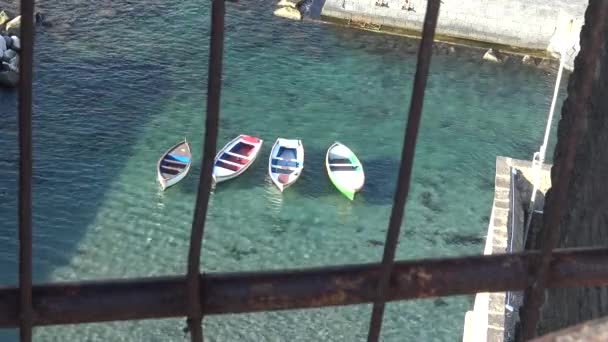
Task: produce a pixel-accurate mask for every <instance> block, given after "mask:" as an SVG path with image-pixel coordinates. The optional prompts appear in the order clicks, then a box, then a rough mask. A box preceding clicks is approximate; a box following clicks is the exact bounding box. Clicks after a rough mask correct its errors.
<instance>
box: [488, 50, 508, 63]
mask: <svg viewBox="0 0 608 342" xmlns="http://www.w3.org/2000/svg"><path fill="white" fill-rule="evenodd" d="M483 60H484V61H490V62H494V63H500V62H502V61H503V56H502V55H501V54H500V52H498V50H495V49H489V50H488V51H486V53H485V54H484V55H483Z"/></svg>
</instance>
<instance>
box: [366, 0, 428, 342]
mask: <svg viewBox="0 0 608 342" xmlns="http://www.w3.org/2000/svg"><path fill="white" fill-rule="evenodd" d="M439 5H440V0H430V1H428V2H427V8H426V15H425V18H424V27H423V30H422V40H421V41H420V48H419V49H418V59H417V65H416V74H415V75H414V89H413V91H412V98H411V101H410V110H409V116H408V120H407V128H406V132H405V137H404V142H403V150H402V151H401V166H400V168H399V177H398V178H397V190H396V191H395V198H394V201H393V207H392V210H391V217H390V220H389V224H388V231H387V233H386V243H385V244H384V253H383V256H382V273H381V276H380V282H379V283H378V289H377V295H376V298H375V300H374V305H373V308H372V317H371V321H370V326H369V332H368V335H367V341H368V342H376V341H378V339H379V337H380V330H381V328H382V318H383V316H384V306H385V301H386V295H387V291H388V289H389V280H390V275H391V269H392V267H393V263H394V261H395V250H396V249H397V243H398V242H399V231H400V230H401V223H402V222H403V219H404V212H405V204H406V202H407V197H408V193H409V190H410V179H411V176H412V167H413V164H414V154H415V152H416V138H417V136H418V129H419V126H420V119H421V117H422V105H423V103H424V91H425V89H426V81H427V78H428V74H429V68H430V65H431V55H432V52H433V38H434V36H435V27H436V26H437V17H438V16H439Z"/></svg>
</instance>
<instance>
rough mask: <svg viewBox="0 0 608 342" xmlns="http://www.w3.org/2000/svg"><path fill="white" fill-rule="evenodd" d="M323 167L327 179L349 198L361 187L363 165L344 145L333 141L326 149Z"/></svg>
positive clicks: (351, 198) (363, 175)
mask: <svg viewBox="0 0 608 342" xmlns="http://www.w3.org/2000/svg"><path fill="white" fill-rule="evenodd" d="M325 167H326V169H327V174H328V175H329V179H331V182H332V183H333V184H334V185H335V187H336V188H337V189H338V190H340V192H341V193H343V194H344V196H346V197H348V198H349V199H350V200H354V199H355V194H356V193H357V192H359V191H360V190H361V188H363V184H364V183H365V174H364V173H363V165H361V162H360V161H359V159H358V158H357V156H356V155H355V154H354V153H353V151H351V150H350V149H349V148H348V147H346V145H344V144H341V143H339V142H335V143H334V144H332V145H331V146H330V147H329V148H328V149H327V154H326V155H325Z"/></svg>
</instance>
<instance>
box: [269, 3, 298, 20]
mask: <svg viewBox="0 0 608 342" xmlns="http://www.w3.org/2000/svg"><path fill="white" fill-rule="evenodd" d="M277 7H278V8H277V9H276V10H275V11H274V15H276V16H277V17H282V18H287V19H291V20H302V12H300V2H299V1H298V2H293V1H290V0H281V1H279V3H278V4H277Z"/></svg>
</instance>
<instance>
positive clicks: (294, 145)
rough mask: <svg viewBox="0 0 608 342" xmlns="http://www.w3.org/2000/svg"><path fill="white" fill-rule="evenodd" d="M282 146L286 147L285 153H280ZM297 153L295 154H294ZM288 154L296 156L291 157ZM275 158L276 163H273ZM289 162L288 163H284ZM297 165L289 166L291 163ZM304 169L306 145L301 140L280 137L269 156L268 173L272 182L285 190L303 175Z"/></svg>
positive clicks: (281, 189)
mask: <svg viewBox="0 0 608 342" xmlns="http://www.w3.org/2000/svg"><path fill="white" fill-rule="evenodd" d="M281 148H285V151H284V152H285V153H287V154H286V155H285V158H284V155H283V154H280V153H281V152H280V151H281ZM294 153H295V155H293V154H294ZM288 155H291V157H295V158H289V157H287V156H288ZM273 160H275V161H276V163H273ZM283 163H287V164H283ZM290 163H291V164H290ZM293 163H295V165H297V166H289V165H294V164H293ZM281 169H283V170H287V171H291V172H289V173H281V172H279V171H280V170H281ZM303 170H304V146H303V144H302V141H301V140H297V139H284V138H278V139H277V140H276V142H275V143H274V145H273V146H272V150H271V151H270V156H269V157H268V175H269V176H270V179H271V180H272V183H273V184H274V185H275V186H276V187H277V188H278V189H279V190H280V191H281V192H283V191H285V189H287V188H288V187H290V186H291V185H293V184H294V183H295V182H296V181H297V180H298V179H299V178H300V176H302V171H303Z"/></svg>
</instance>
